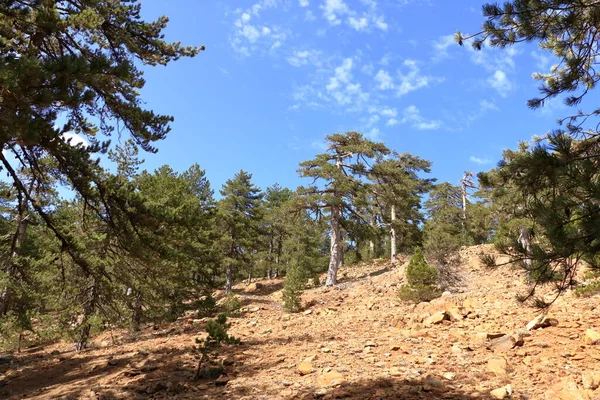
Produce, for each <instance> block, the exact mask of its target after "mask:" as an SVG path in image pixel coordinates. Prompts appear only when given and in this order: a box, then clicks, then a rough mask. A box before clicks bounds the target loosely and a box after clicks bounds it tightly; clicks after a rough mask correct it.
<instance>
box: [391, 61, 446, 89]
mask: <svg viewBox="0 0 600 400" xmlns="http://www.w3.org/2000/svg"><path fill="white" fill-rule="evenodd" d="M404 66H405V67H406V68H407V69H408V73H405V74H404V73H402V72H400V73H399V74H398V76H399V81H400V82H399V84H398V85H397V87H396V89H397V90H396V93H397V94H398V96H402V95H405V94H407V93H410V92H412V91H414V90H417V89H420V88H423V87H426V86H428V85H429V84H430V83H431V82H443V81H444V78H436V77H432V76H427V75H422V74H421V70H420V69H419V66H418V65H417V62H416V61H414V60H406V61H404Z"/></svg>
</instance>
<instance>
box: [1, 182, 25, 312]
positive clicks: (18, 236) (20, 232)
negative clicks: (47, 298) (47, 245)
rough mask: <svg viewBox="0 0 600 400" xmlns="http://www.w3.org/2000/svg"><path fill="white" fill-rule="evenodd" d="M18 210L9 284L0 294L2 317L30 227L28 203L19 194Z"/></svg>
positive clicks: (8, 271)
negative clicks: (16, 261) (16, 260)
mask: <svg viewBox="0 0 600 400" xmlns="http://www.w3.org/2000/svg"><path fill="white" fill-rule="evenodd" d="M30 191H31V188H30ZM18 209H19V214H18V215H17V230H16V231H15V234H14V235H13V240H12V243H11V246H10V247H11V249H10V257H9V258H8V259H7V260H6V267H5V271H6V275H7V278H8V281H9V283H8V285H7V286H6V287H4V288H3V289H2V293H0V315H6V313H8V310H9V308H10V302H11V301H12V299H11V297H12V296H11V288H10V285H11V282H13V281H14V280H15V279H16V276H17V274H18V272H19V268H18V266H17V265H16V264H15V258H16V257H18V256H19V255H20V254H21V245H22V244H23V242H24V241H25V236H26V234H27V227H28V226H29V214H28V212H27V211H28V210H27V203H26V200H25V199H24V198H23V197H22V195H21V194H19V205H18Z"/></svg>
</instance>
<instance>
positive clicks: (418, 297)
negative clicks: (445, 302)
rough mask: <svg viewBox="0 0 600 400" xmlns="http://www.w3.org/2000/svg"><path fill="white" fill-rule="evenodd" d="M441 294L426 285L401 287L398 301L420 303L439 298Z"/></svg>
mask: <svg viewBox="0 0 600 400" xmlns="http://www.w3.org/2000/svg"><path fill="white" fill-rule="evenodd" d="M440 295H441V292H440V291H439V290H438V289H437V288H435V287H432V286H427V285H402V287H400V292H399V296H400V299H401V300H403V301H406V302H410V303H416V304H418V303H422V302H424V301H431V300H433V299H436V298H438V297H440Z"/></svg>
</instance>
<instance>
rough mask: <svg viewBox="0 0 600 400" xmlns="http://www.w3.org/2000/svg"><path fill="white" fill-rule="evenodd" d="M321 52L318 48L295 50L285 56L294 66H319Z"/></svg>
mask: <svg viewBox="0 0 600 400" xmlns="http://www.w3.org/2000/svg"><path fill="white" fill-rule="evenodd" d="M320 56H321V52H320V51H318V50H312V49H311V50H295V51H294V53H293V54H292V55H291V56H289V57H288V58H287V61H288V63H290V64H291V65H292V66H294V67H302V66H304V65H308V64H310V65H315V66H320V65H321V60H320Z"/></svg>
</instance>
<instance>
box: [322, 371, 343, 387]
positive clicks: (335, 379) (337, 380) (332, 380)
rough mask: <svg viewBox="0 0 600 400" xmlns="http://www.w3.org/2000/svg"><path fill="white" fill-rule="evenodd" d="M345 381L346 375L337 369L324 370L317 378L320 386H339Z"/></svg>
mask: <svg viewBox="0 0 600 400" xmlns="http://www.w3.org/2000/svg"><path fill="white" fill-rule="evenodd" d="M345 381H346V378H344V375H342V374H341V373H339V372H336V371H323V373H322V374H321V375H319V377H318V378H317V383H318V384H319V386H339V385H341V384H342V383H344V382H345Z"/></svg>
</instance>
